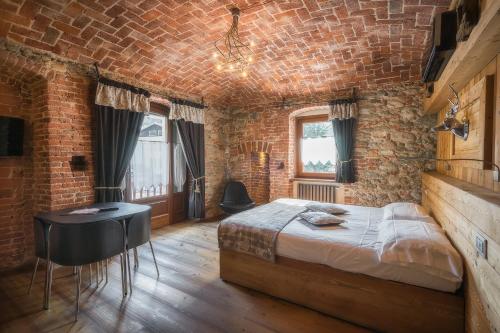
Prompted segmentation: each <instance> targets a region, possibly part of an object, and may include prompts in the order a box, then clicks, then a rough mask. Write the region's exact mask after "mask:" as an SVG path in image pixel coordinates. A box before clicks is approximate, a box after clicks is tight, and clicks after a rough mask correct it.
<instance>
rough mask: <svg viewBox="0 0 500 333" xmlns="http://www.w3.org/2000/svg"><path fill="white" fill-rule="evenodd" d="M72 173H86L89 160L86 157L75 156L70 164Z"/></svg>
mask: <svg viewBox="0 0 500 333" xmlns="http://www.w3.org/2000/svg"><path fill="white" fill-rule="evenodd" d="M69 164H70V166H71V170H72V171H85V170H86V169H87V160H86V159H85V156H84V155H75V156H72V157H71V161H70V162H69Z"/></svg>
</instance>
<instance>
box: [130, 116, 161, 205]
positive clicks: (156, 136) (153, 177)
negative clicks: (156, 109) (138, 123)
mask: <svg viewBox="0 0 500 333" xmlns="http://www.w3.org/2000/svg"><path fill="white" fill-rule="evenodd" d="M166 130H167V127H166V119H165V117H163V116H159V115H154V114H149V115H147V116H146V117H144V122H143V124H142V128H141V134H140V136H139V141H138V142H137V147H136V148H135V151H134V155H133V156H132V161H131V163H130V189H129V190H130V196H131V199H132V200H137V199H145V198H151V197H155V196H160V195H166V194H167V188H168V145H167V139H166V138H167V133H166Z"/></svg>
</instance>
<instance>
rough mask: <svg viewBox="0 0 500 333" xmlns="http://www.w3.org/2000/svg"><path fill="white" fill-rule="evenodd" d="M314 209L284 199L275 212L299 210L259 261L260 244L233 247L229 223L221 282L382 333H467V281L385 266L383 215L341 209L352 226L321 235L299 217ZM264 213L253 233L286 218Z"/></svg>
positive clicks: (223, 246)
mask: <svg viewBox="0 0 500 333" xmlns="http://www.w3.org/2000/svg"><path fill="white" fill-rule="evenodd" d="M307 203H309V201H304V200H296V199H279V200H277V201H275V202H274V203H273V204H270V206H273V205H282V207H285V206H283V205H288V206H290V207H292V209H291V211H292V212H291V213H290V215H289V216H288V217H292V216H293V218H290V220H289V221H288V222H287V223H283V225H284V226H282V228H281V229H280V230H279V232H275V233H274V234H273V235H274V236H271V234H270V236H268V238H270V237H274V238H273V240H272V241H273V244H274V251H275V253H273V255H268V253H262V255H253V254H252V253H250V252H249V251H246V247H248V246H252V244H246V245H245V246H243V247H240V248H238V247H236V246H227V244H228V243H227V242H223V239H222V237H221V235H222V234H224V231H225V230H228V228H230V227H231V225H230V223H227V221H226V222H224V221H223V222H222V223H221V226H222V228H221V226H220V227H219V236H220V237H219V244H220V247H221V250H220V274H221V278H222V279H223V280H225V281H227V282H232V283H236V284H238V285H242V286H245V287H248V288H251V289H254V290H258V291H261V292H264V293H266V294H269V295H272V296H275V297H279V298H282V299H285V300H288V301H291V302H294V303H297V304H300V305H303V306H306V307H309V308H312V309H314V310H317V311H320V312H322V313H325V314H328V315H332V316H334V317H337V318H341V319H344V320H347V321H349V322H352V323H355V324H358V325H360V326H363V327H367V328H370V329H373V330H376V331H383V332H463V330H464V324H463V323H464V298H463V295H462V291H461V289H460V285H461V276H459V275H460V274H459V273H455V274H448V275H444V276H436V275H433V274H429V273H428V272H426V271H425V270H416V269H414V268H408V267H401V266H395V265H390V264H384V263H382V262H380V260H379V256H378V252H377V248H378V247H379V245H380V244H379V243H378V241H377V233H378V228H377V226H378V225H379V223H381V221H382V215H383V209H381V208H374V207H361V206H349V205H345V206H342V205H340V206H341V207H344V208H346V209H347V210H348V211H349V214H348V215H346V216H345V219H346V220H347V223H344V224H342V225H340V226H332V227H316V226H313V225H310V224H308V223H306V222H304V221H303V220H302V219H300V218H299V217H297V216H295V215H296V212H298V211H301V208H300V207H304V206H305V205H306V204H307ZM288 206H286V207H288ZM261 210H262V212H263V213H262V215H259V214H258V213H254V214H252V213H248V216H247V217H246V219H247V220H250V217H252V218H253V219H255V222H251V223H250V224H249V230H258V229H259V228H262V227H263V226H265V225H266V220H267V219H269V220H272V219H273V218H275V217H276V216H278V215H279V213H276V212H273V211H272V210H271V211H269V210H268V211H266V208H261ZM294 210H295V211H294ZM283 218H284V219H286V218H287V217H283ZM233 227H234V225H233ZM223 228H225V229H223ZM221 229H223V230H222V231H221ZM239 234H241V232H239ZM265 237H266V236H265V235H264V239H263V240H261V239H259V242H258V243H260V242H261V241H265V240H266V239H265ZM252 242H253V243H255V241H254V240H253V241H252ZM233 243H234V244H232V245H236V241H233ZM264 252H266V251H264Z"/></svg>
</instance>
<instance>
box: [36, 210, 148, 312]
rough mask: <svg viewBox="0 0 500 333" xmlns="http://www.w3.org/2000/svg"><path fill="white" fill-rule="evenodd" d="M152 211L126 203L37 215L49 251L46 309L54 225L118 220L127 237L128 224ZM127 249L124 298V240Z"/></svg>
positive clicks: (47, 294) (46, 278)
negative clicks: (89, 210) (89, 211)
mask: <svg viewBox="0 0 500 333" xmlns="http://www.w3.org/2000/svg"><path fill="white" fill-rule="evenodd" d="M112 207H115V208H118V209H117V210H111V211H105V212H97V213H95V214H69V213H70V212H72V211H74V210H77V209H82V208H100V209H106V208H112ZM148 210H151V207H150V206H146V205H137V204H132V203H125V202H107V203H98V204H93V205H89V206H85V207H73V208H68V209H62V210H58V211H52V212H45V213H39V214H37V215H35V219H36V220H39V221H40V222H42V223H43V224H44V227H45V228H44V230H45V232H44V236H45V248H46V249H47V258H46V260H47V272H46V276H45V293H44V308H45V309H48V308H49V299H50V296H49V295H50V291H51V283H50V281H51V280H52V279H51V276H50V275H51V274H52V269H49V266H50V265H52V264H51V262H50V251H49V249H50V229H51V227H52V225H53V224H64V225H77V224H82V223H93V222H99V221H107V220H116V221H119V222H120V223H121V225H122V227H123V230H124V235H125V237H126V235H127V223H128V221H130V219H131V218H132V217H133V216H134V215H135V214H139V213H143V212H146V211H148ZM124 244H125V247H124V249H123V256H122V260H124V262H123V264H124V267H125V272H124V275H123V276H124V282H123V290H124V296H125V295H127V293H128V288H127V274H126V272H127V268H128V266H127V265H129V263H128V262H127V255H126V252H127V245H126V244H127V240H126V238H125V240H124Z"/></svg>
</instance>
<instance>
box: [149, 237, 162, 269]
mask: <svg viewBox="0 0 500 333" xmlns="http://www.w3.org/2000/svg"><path fill="white" fill-rule="evenodd" d="M149 247H150V248H151V253H152V254H153V261H154V262H155V267H156V275H157V276H158V277H160V270H159V269H158V264H157V263H156V257H155V251H154V250H153V243H151V241H149Z"/></svg>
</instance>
